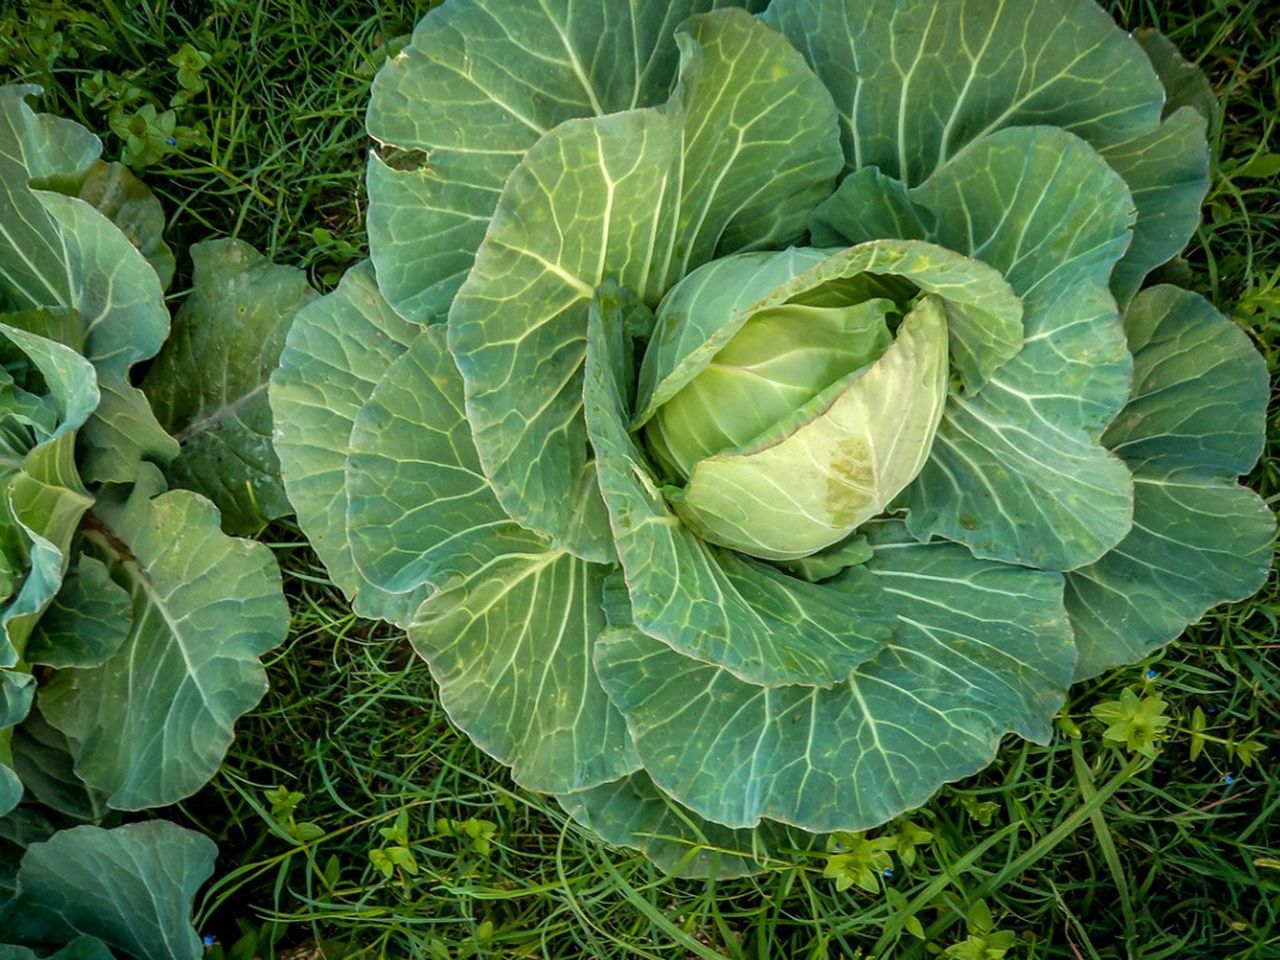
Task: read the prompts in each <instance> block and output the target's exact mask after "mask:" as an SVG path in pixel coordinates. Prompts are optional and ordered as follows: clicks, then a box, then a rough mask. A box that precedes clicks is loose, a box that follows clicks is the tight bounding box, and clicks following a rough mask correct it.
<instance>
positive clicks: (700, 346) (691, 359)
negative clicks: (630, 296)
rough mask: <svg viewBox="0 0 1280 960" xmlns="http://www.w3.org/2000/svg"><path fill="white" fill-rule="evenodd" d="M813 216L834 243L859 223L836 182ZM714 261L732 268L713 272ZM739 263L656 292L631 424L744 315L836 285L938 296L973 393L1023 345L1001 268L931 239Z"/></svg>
mask: <svg viewBox="0 0 1280 960" xmlns="http://www.w3.org/2000/svg"><path fill="white" fill-rule="evenodd" d="M849 182H850V181H848V180H846V181H845V184H847V183H849ZM818 216H820V217H822V216H826V217H829V218H830V219H831V222H832V223H833V224H834V225H835V226H833V227H832V228H831V230H830V232H829V236H828V239H830V240H831V241H832V242H833V243H839V242H840V237H839V235H838V234H837V233H836V232H835V231H836V229H839V228H842V227H843V226H844V225H845V224H853V225H856V224H857V223H858V219H859V214H858V211H857V210H856V208H854V207H852V206H850V205H849V203H848V202H846V195H845V186H844V184H842V185H841V187H840V190H839V191H838V192H837V193H836V194H835V195H834V196H832V197H831V198H830V199H829V200H828V201H826V202H825V203H824V204H822V206H821V207H819V208H818ZM851 229H856V227H851ZM769 258H774V259H773V260H771V259H769ZM721 263H725V264H726V266H727V267H729V268H730V269H727V270H726V269H724V268H720V267H719V264H721ZM742 263H743V264H744V265H745V264H758V266H759V270H758V271H757V272H756V273H755V274H754V275H752V276H750V277H748V278H739V277H736V276H733V274H737V273H738V271H737V270H733V269H732V266H733V260H732V259H729V260H721V261H716V262H715V263H713V264H711V265H709V266H708V267H707V268H705V272H702V273H695V274H692V275H690V276H689V277H688V278H687V279H686V281H684V282H682V283H681V284H680V285H678V286H677V287H675V288H674V289H673V290H672V291H671V293H670V294H669V295H668V296H667V297H666V298H664V300H663V302H662V306H661V307H660V310H659V317H658V321H657V323H656V325H655V328H654V330H655V332H654V338H653V341H652V343H651V344H650V346H649V348H648V349H647V350H646V351H645V358H644V364H643V366H642V368H641V374H640V400H639V403H638V412H637V414H636V416H635V418H634V420H633V424H635V425H639V424H642V423H644V422H645V421H647V420H648V419H649V418H650V417H651V416H652V415H653V413H654V412H655V411H656V410H657V409H658V408H659V407H660V406H662V405H663V404H665V403H667V402H669V400H670V399H671V398H672V397H673V396H675V395H676V394H677V392H678V391H680V390H681V389H682V388H683V387H684V386H685V385H687V384H688V383H689V382H690V381H692V380H693V379H694V378H695V377H696V376H698V374H699V373H701V372H702V371H703V370H704V369H705V368H706V367H707V366H708V364H710V363H711V361H712V359H713V358H715V357H716V355H717V354H718V353H719V352H720V351H721V350H722V349H724V347H725V346H726V345H727V344H728V343H729V342H730V341H731V340H732V338H733V337H734V336H735V335H736V334H737V333H738V331H739V330H741V329H742V327H743V325H744V324H745V323H746V322H747V321H748V319H749V318H750V317H752V316H753V315H755V314H757V313H759V312H760V311H762V310H765V309H768V308H771V307H774V306H778V305H780V304H785V303H788V302H790V301H793V300H797V301H799V300H804V299H805V298H806V297H811V296H822V295H824V291H826V290H827V289H828V288H830V289H831V290H832V291H844V292H845V294H846V295H847V296H848V298H849V299H852V300H858V299H863V298H873V297H889V298H891V299H895V300H902V301H906V300H908V299H909V298H910V297H911V295H912V294H913V293H914V292H915V291H916V290H921V291H925V292H927V293H933V294H937V295H938V296H939V297H941V298H942V299H943V301H944V306H945V309H946V314H947V328H948V335H949V336H948V341H949V345H950V352H951V357H952V362H953V363H954V364H955V366H956V367H957V369H958V371H959V373H960V376H961V378H962V380H963V381H964V383H965V384H966V386H967V387H968V388H969V389H970V390H972V391H976V390H978V389H979V388H980V387H981V386H982V384H983V383H984V382H986V380H987V378H988V377H989V376H990V375H991V373H992V371H994V370H995V369H997V368H998V367H999V366H1000V365H1001V364H1002V363H1004V362H1005V361H1006V360H1008V359H1009V358H1010V357H1012V356H1014V355H1015V354H1016V353H1017V352H1018V350H1019V349H1020V348H1021V346H1022V306H1021V304H1020V303H1019V302H1018V298H1017V297H1016V296H1015V295H1014V293H1013V291H1012V290H1011V289H1010V288H1009V285H1008V284H1007V283H1006V282H1005V281H1004V280H1003V279H1002V278H1001V276H1000V275H999V273H997V272H996V271H995V270H992V269H991V268H990V267H988V266H986V265H985V264H983V263H981V262H979V261H978V260H974V259H969V258H967V257H965V256H962V255H961V254H958V253H955V252H954V251H952V250H947V249H944V248H943V247H939V246H935V245H933V244H929V243H921V242H917V241H914V240H902V239H881V240H875V241H871V242H867V243H861V244H858V245H857V246H856V247H854V248H851V249H843V250H815V249H811V248H799V249H795V248H793V249H789V250H786V251H783V252H782V253H773V254H756V253H750V254H744V255H743V260H742ZM722 274H730V276H729V277H725V276H722ZM722 280H723V281H732V282H720V281H722ZM770 284H772V285H770Z"/></svg>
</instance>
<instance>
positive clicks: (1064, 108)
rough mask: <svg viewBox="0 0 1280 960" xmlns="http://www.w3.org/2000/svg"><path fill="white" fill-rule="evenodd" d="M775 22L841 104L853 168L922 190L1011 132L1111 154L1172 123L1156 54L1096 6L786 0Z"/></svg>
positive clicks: (1029, 0)
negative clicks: (1113, 146) (1045, 129)
mask: <svg viewBox="0 0 1280 960" xmlns="http://www.w3.org/2000/svg"><path fill="white" fill-rule="evenodd" d="M767 17H768V19H769V21H770V22H771V23H773V24H775V25H776V26H777V27H778V29H779V30H781V31H782V33H783V34H784V35H785V36H786V37H787V38H788V39H789V40H791V42H792V43H793V44H795V46H796V48H797V49H798V50H800V51H801V52H803V53H804V55H805V58H806V60H808V62H809V65H810V66H812V67H813V69H814V70H815V71H816V72H817V73H818V75H819V76H820V77H821V78H822V80H823V82H824V83H825V84H826V85H827V88H828V89H829V90H830V91H831V93H832V96H833V97H834V98H835V101H836V107H837V109H838V110H839V112H840V121H841V135H842V139H843V143H844V151H845V157H846V160H847V163H848V166H849V167H850V169H859V168H862V167H878V168H880V170H881V171H882V172H883V173H885V174H887V175H889V176H891V177H895V178H896V179H898V180H902V181H904V182H906V183H907V184H908V185H909V186H915V185H916V184H918V183H921V182H922V181H924V180H926V179H927V178H928V177H929V176H930V175H931V174H933V172H934V171H935V170H937V169H939V168H940V167H942V166H943V165H944V164H945V163H947V161H948V160H949V159H950V158H952V157H954V156H955V155H956V154H957V153H958V152H959V151H960V150H961V149H963V148H964V146H965V145H966V144H968V143H971V142H973V141H976V140H981V139H982V138H983V137H984V136H986V135H987V134H990V133H992V132H994V131H997V130H1000V129H1002V128H1005V127H1020V126H1027V125H1030V124H1044V125H1046V126H1053V127H1059V128H1062V129H1065V130H1070V131H1071V132H1073V133H1075V134H1076V135H1077V136H1080V137H1083V138H1084V139H1085V140H1087V141H1089V142H1090V143H1092V144H1095V145H1098V146H1101V145H1105V144H1108V143H1114V142H1116V141H1119V140H1126V139H1128V138H1130V137H1132V136H1134V135H1136V134H1138V133H1141V132H1143V131H1145V130H1149V129H1151V128H1152V127H1154V126H1155V125H1156V122H1157V121H1158V120H1159V118H1160V107H1161V104H1162V102H1163V91H1162V90H1161V87H1160V81H1159V80H1158V79H1157V77H1156V74H1155V71H1154V70H1153V69H1152V67H1151V64H1150V62H1149V61H1148V59H1147V57H1146V55H1145V54H1144V53H1143V51H1142V48H1141V47H1140V46H1139V45H1138V44H1137V43H1136V42H1135V41H1134V40H1133V38H1132V37H1130V36H1129V35H1128V34H1127V33H1125V32H1124V31H1123V30H1121V29H1120V28H1119V27H1117V26H1116V25H1115V23H1114V21H1112V19H1111V17H1110V16H1109V15H1108V14H1107V13H1106V12H1105V11H1103V10H1102V8H1101V7H1098V6H1096V5H1095V4H1092V3H1074V4H1072V5H1070V7H1068V8H1064V7H1063V5H1062V3H1061V2H1060V0H1025V2H1021V3H1003V2H993V0H954V2H948V3H937V2H935V0H773V3H771V4H770V6H769V11H768V14H767Z"/></svg>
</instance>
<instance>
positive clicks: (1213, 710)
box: [1205, 707, 1218, 713]
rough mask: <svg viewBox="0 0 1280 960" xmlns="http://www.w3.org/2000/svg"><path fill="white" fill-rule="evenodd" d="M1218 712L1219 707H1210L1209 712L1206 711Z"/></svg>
mask: <svg viewBox="0 0 1280 960" xmlns="http://www.w3.org/2000/svg"><path fill="white" fill-rule="evenodd" d="M1217 712H1218V708H1217V707H1210V708H1209V709H1208V710H1206V711H1205V713H1217Z"/></svg>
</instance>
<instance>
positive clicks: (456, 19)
mask: <svg viewBox="0 0 1280 960" xmlns="http://www.w3.org/2000/svg"><path fill="white" fill-rule="evenodd" d="M729 5H731V6H738V7H746V8H747V9H748V10H751V11H753V12H754V11H758V10H761V9H763V8H764V6H765V3H764V2H763V0H746V2H737V3H726V2H725V0H672V2H669V3H649V2H646V0H623V2H620V3H610V4H607V5H604V4H594V5H593V4H586V5H584V4H580V3H579V4H574V3H573V2H572V0H542V2H539V3H528V4H511V3H506V2H502V0H453V2H451V3H449V4H448V5H447V6H443V7H441V8H439V9H437V10H433V11H432V12H431V13H430V14H429V15H428V16H426V17H424V18H423V19H422V21H421V22H420V23H419V24H418V26H417V28H416V29H415V30H414V34H413V41H412V42H411V43H410V44H409V45H408V46H407V47H405V49H404V50H402V51H401V52H400V53H399V54H398V55H397V56H396V57H394V58H393V59H392V60H391V62H390V63H389V64H388V65H387V66H386V67H384V68H383V69H382V70H380V71H379V72H378V75H377V77H375V78H374V83H373V91H372V96H371V99H370V102H369V112H368V118H367V125H368V129H369V134H370V135H371V136H372V137H373V138H374V139H375V140H378V141H379V142H380V143H382V144H383V145H384V146H385V148H386V149H384V150H383V151H382V156H379V155H378V154H377V153H374V154H373V155H371V156H370V158H369V170H368V187H369V223H368V227H369V246H370V248H371V250H372V255H373V262H374V264H375V265H376V266H377V270H378V282H379V285H380V287H381V288H382V290H383V293H384V294H385V296H386V298H387V300H388V301H389V302H390V303H391V304H392V305H393V306H394V307H395V309H396V310H397V311H399V312H400V313H401V314H402V315H403V316H405V317H409V318H411V319H414V320H419V321H427V320H429V319H430V318H431V317H433V316H434V315H435V314H437V313H441V312H443V311H445V310H446V309H447V308H448V306H449V302H450V300H452V298H453V295H454V293H455V292H457V289H458V287H459V286H460V285H461V284H462V281H463V279H464V278H465V277H466V274H467V271H468V270H469V269H470V268H471V264H472V260H473V258H474V257H475V253H476V250H477V248H478V247H479V246H480V241H481V239H482V238H483V237H484V234H485V230H486V229H487V228H488V226H489V220H490V218H491V217H492V216H493V213H494V208H495V207H496V206H497V203H498V198H499V195H500V194H501V192H502V188H503V184H504V183H505V182H506V180H507V176H508V174H510V172H511V170H512V169H513V168H514V167H515V166H516V164H517V163H519V162H520V160H521V158H522V157H523V156H524V154H525V153H526V152H527V151H528V150H529V149H530V148H531V147H532V146H533V145H534V143H536V142H537V140H538V139H539V138H540V137H541V136H543V135H544V134H546V133H547V132H549V131H550V130H552V129H553V128H554V127H555V126H556V125H557V124H559V123H561V122H563V121H565V120H569V119H572V118H574V117H592V116H599V115H603V114H606V113H616V112H619V111H623V110H632V109H635V108H637V107H649V106H654V105H656V104H659V103H662V102H663V101H664V100H666V99H667V97H668V95H669V94H670V93H671V87H672V82H673V78H674V76H675V73H676V67H677V62H678V60H679V57H680V53H679V51H678V49H677V46H676V41H675V39H674V34H675V31H676V28H677V27H678V26H680V24H681V23H682V22H683V21H684V20H685V19H686V18H687V17H689V16H691V15H693V14H697V13H704V12H706V11H708V10H714V9H715V8H717V7H723V6H729ZM516 37H518V38H519V40H518V41H515V40H514V38H516ZM405 151H407V152H408V154H407V155H405V153H404V152H405Z"/></svg>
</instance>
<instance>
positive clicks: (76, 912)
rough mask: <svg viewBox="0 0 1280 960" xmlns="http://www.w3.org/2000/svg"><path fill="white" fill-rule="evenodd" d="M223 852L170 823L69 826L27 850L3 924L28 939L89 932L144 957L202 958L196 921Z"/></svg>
mask: <svg viewBox="0 0 1280 960" xmlns="http://www.w3.org/2000/svg"><path fill="white" fill-rule="evenodd" d="M216 855H217V848H216V847H215V846H214V845H213V842H212V841H210V840H209V839H208V838H206V837H203V836H201V835H200V834H198V833H195V832H194V831H191V830H185V829H183V828H182V827H178V826H175V825H174V824H172V823H169V822H167V821H164V820H151V821H147V822H143V823H131V824H127V825H126V826H123V827H116V828H115V829H113V830H103V829H101V828H100V827H92V826H81V827H73V828H72V829H70V830H63V831H60V832H59V833H56V834H54V836H53V837H52V838H51V839H49V840H47V841H44V842H42V843H34V844H32V845H31V846H30V847H28V848H27V853H26V855H25V856H24V857H23V859H22V866H21V868H20V869H19V871H18V886H19V896H18V900H17V902H16V903H15V904H14V905H12V906H11V907H9V910H8V912H7V913H6V914H0V922H5V923H6V924H7V925H6V929H7V930H9V931H11V936H17V937H18V939H20V940H26V941H46V942H47V941H62V942H66V941H67V940H69V939H72V938H74V937H75V936H77V935H78V934H84V935H87V936H93V937H97V938H99V939H101V940H103V941H104V942H105V943H107V944H108V945H109V946H110V947H111V948H112V949H113V950H116V951H118V952H120V953H122V954H125V955H127V956H130V957H136V958H138V960H198V958H199V957H200V956H201V955H202V954H203V953H204V949H203V947H202V946H201V944H200V938H199V937H198V936H197V935H196V931H195V930H194V929H193V928H192V926H191V921H190V919H189V918H190V916H191V912H192V910H193V907H194V901H195V895H196V891H197V890H198V889H199V888H200V885H201V884H203V883H204V882H205V881H206V880H207V879H208V878H209V877H210V875H212V873H213V862H214V857H215V856H216Z"/></svg>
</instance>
